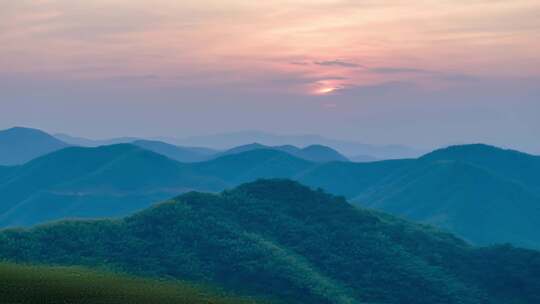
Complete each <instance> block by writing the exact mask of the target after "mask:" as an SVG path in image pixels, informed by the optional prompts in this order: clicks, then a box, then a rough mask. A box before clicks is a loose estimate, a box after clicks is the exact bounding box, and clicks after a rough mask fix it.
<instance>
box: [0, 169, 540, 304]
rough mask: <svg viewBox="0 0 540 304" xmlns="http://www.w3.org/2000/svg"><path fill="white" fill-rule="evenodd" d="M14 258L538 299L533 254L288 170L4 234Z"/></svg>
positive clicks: (230, 285)
mask: <svg viewBox="0 0 540 304" xmlns="http://www.w3.org/2000/svg"><path fill="white" fill-rule="evenodd" d="M0 256H1V258H4V259H7V260H10V261H14V262H39V263H50V264H62V265H87V266H99V267H107V268H110V269H115V270H121V271H126V272H130V273H133V274H138V275H148V276H158V277H165V278H181V279H186V280H192V281H196V282H203V283H210V284H213V285H218V286H221V287H223V288H224V289H225V290H231V291H235V292H237V293H240V294H245V295H260V296H270V297H271V298H273V299H278V300H282V301H284V302H286V303H419V304H421V303H430V304H431V303H460V304H463V303H471V304H472V303H474V304H476V303H495V304H498V303H501V304H502V303H505V304H506V303H537V302H538V301H540V253H538V252H536V251H529V250H523V249H516V248H513V247H510V246H504V247H490V248H475V247H471V246H470V245H467V244H466V243H465V242H463V241H461V240H460V239H457V238H455V237H453V236H452V235H450V234H446V233H441V232H438V231H437V230H434V229H432V228H429V227H426V226H421V225H417V224H411V223H408V222H405V221H402V220H399V219H397V218H394V217H392V216H389V215H384V214H380V213H378V212H374V211H369V210H365V209H357V208H355V207H353V206H351V205H349V204H348V203H347V202H346V201H345V200H344V199H343V198H340V197H335V196H331V195H328V194H325V193H323V192H321V191H312V190H310V189H309V188H306V187H304V186H301V185H299V184H297V183H295V182H292V181H287V180H262V181H257V182H254V183H249V184H245V185H242V186H240V187H238V188H236V189H234V190H231V191H226V192H223V193H222V194H219V195H215V194H204V193H196V192H191V193H188V194H184V195H181V196H179V197H177V198H175V199H173V200H171V201H169V202H166V203H163V204H161V205H158V206H156V207H153V208H151V209H148V210H145V211H143V212H141V213H138V214H136V215H134V216H131V217H128V218H125V219H123V220H116V221H108V220H101V221H86V222H78V221H75V222H62V223H57V224H49V225H45V226H40V227H37V228H33V229H29V230H5V231H3V232H1V233H0Z"/></svg>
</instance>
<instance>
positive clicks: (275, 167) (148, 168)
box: [0, 141, 540, 248]
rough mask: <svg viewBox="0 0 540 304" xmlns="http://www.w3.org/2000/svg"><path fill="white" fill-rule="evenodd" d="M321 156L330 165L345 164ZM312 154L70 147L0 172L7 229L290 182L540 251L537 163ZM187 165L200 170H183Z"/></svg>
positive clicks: (482, 148) (527, 158)
mask: <svg viewBox="0 0 540 304" xmlns="http://www.w3.org/2000/svg"><path fill="white" fill-rule="evenodd" d="M316 148H317V149H318V148H320V149H319V150H320V151H323V152H325V153H322V155H323V156H324V157H328V156H329V157H330V158H329V159H332V158H339V157H340V154H335V153H337V152H335V153H334V151H333V150H331V149H327V148H324V147H322V148H321V147H317V146H316ZM148 149H150V150H153V151H150V150H148ZM317 149H315V150H317ZM305 150H310V149H299V148H296V147H292V146H277V147H270V146H264V145H261V144H251V145H244V146H240V147H237V148H234V149H231V150H228V151H225V152H216V151H214V150H208V149H204V148H182V147H177V146H170V145H167V144H163V143H161V142H152V141H138V142H135V144H121V145H111V146H101V147H97V148H83V147H68V148H65V149H62V150H58V151H56V152H52V153H50V154H47V155H44V156H42V157H39V158H37V159H34V160H32V161H29V162H27V163H25V164H23V165H19V166H0V197H1V198H2V201H1V202H0V227H10V226H11V227H12V226H29V225H34V224H38V223H43V222H46V221H51V220H58V219H64V218H98V217H120V216H125V215H128V214H131V213H133V212H136V211H138V210H141V209H144V208H146V207H149V206H150V205H152V204H154V203H155V202H158V201H161V200H164V199H167V198H169V197H172V196H174V195H178V194H180V193H183V192H186V191H190V190H201V191H212V192H217V191H221V190H224V189H228V188H232V187H235V186H237V185H239V184H241V183H245V182H250V181H254V180H256V179H258V178H288V179H293V180H297V181H299V182H301V183H303V184H306V185H308V186H311V187H320V188H322V189H324V190H326V191H329V192H330V193H334V194H337V195H343V196H345V197H346V198H347V199H349V200H350V201H351V202H352V203H353V204H356V205H358V206H364V207H369V208H373V209H377V210H382V211H385V212H388V213H391V214H394V215H398V216H401V217H404V218H407V219H409V220H413V221H417V222H422V223H427V224H431V225H434V226H437V227H439V228H441V229H444V230H447V231H450V232H452V233H455V234H457V235H458V236H460V237H462V238H464V239H465V240H467V241H469V242H471V243H473V244H480V245H489V244H495V243H506V242H508V243H512V244H516V245H519V246H524V247H528V248H540V235H538V233H537V231H538V229H539V226H540V224H539V223H540V179H539V178H538V172H540V171H539V169H540V157H538V156H534V155H530V154H525V153H521V152H518V151H512V150H503V149H500V148H496V147H492V146H487V145H481V144H474V145H462V146H453V147H449V148H445V149H440V150H436V151H433V152H431V153H429V154H426V155H424V156H422V157H420V158H417V159H402V160H388V161H377V162H367V163H354V162H346V161H323V162H321V161H310V160H307V159H308V158H309V157H313V155H315V156H320V155H321V154H317V153H314V154H312V155H308V156H306V154H305ZM156 152H157V153H156ZM303 153H304V154H303ZM302 154H303V155H302ZM175 155H176V156H175ZM199 156H200V157H201V158H200V159H196V157H199ZM187 157H191V161H192V162H189V163H188V162H186V163H181V162H177V161H175V159H180V158H187ZM205 158H207V159H205ZM316 160H321V159H320V158H319V159H316ZM327 160H328V159H327Z"/></svg>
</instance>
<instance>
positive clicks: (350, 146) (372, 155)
mask: <svg viewBox="0 0 540 304" xmlns="http://www.w3.org/2000/svg"><path fill="white" fill-rule="evenodd" d="M54 136H56V137H57V138H59V139H61V140H63V141H65V142H66V143H69V144H71V145H76V146H84V147H97V146H102V145H111V144H119V143H131V142H134V141H137V140H140V138H134V137H119V138H112V139H107V140H92V139H86V138H81V137H74V136H70V135H66V134H55V135H54ZM149 140H151V141H160V142H164V143H168V144H172V145H176V146H182V147H208V148H210V149H213V150H219V151H224V150H229V149H232V148H234V147H237V146H244V145H246V144H249V143H259V144H261V145H265V146H274V147H275V146H289V145H292V146H298V147H307V146H312V145H323V146H328V147H332V148H333V149H336V150H338V151H340V152H341V153H343V154H344V155H346V156H347V157H348V158H351V159H352V160H358V161H373V160H377V159H396V158H414V157H418V156H420V155H422V154H424V152H425V151H422V150H418V149H413V148H410V147H406V146H400V145H383V146H379V145H368V144H363V143H357V142H350V141H342V140H335V139H328V138H325V137H322V136H318V135H276V134H271V133H266V132H260V131H243V132H234V133H222V134H215V135H207V136H194V137H188V138H171V137H157V138H150V139H149Z"/></svg>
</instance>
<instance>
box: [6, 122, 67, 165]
mask: <svg viewBox="0 0 540 304" xmlns="http://www.w3.org/2000/svg"><path fill="white" fill-rule="evenodd" d="M67 146H68V144H66V143H64V142H62V141H60V140H58V139H56V138H55V137H53V136H50V135H49V134H47V133H45V132H43V131H40V130H37V129H30V128H22V127H15V128H11V129H7V130H2V131H0V166H13V165H20V164H23V163H26V162H28V161H30V160H32V159H34V158H36V157H38V156H41V155H44V154H47V153H50V152H53V151H57V150H60V149H62V148H65V147H67Z"/></svg>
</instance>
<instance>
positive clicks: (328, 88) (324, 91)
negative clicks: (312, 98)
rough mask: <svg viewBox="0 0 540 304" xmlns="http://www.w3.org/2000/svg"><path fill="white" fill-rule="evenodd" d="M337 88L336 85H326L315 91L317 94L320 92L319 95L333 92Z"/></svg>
mask: <svg viewBox="0 0 540 304" xmlns="http://www.w3.org/2000/svg"><path fill="white" fill-rule="evenodd" d="M336 89H337V88H335V87H324V88H320V89H318V90H317V91H315V93H316V94H319V95H324V94H329V93H332V92H334V91H335V90H336Z"/></svg>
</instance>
